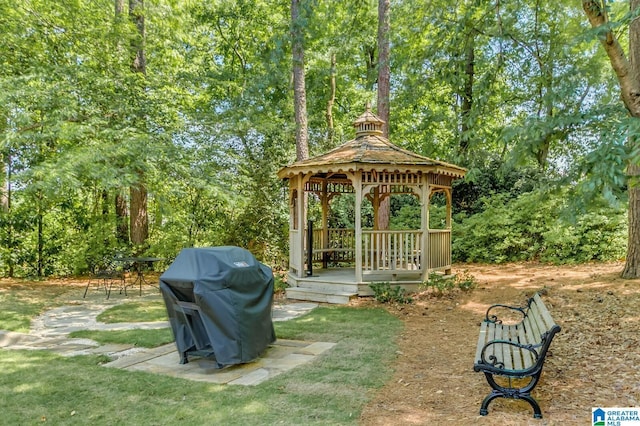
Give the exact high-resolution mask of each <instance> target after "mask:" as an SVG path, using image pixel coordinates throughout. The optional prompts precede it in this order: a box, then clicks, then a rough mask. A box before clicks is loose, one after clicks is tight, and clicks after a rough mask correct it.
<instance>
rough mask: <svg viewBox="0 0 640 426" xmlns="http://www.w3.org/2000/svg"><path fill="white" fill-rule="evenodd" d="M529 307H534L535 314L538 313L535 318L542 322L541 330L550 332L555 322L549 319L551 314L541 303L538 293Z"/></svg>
mask: <svg viewBox="0 0 640 426" xmlns="http://www.w3.org/2000/svg"><path fill="white" fill-rule="evenodd" d="M531 307H532V308H534V307H535V312H537V313H538V315H536V316H538V317H540V318H541V319H543V320H544V325H543V328H544V329H545V330H551V329H552V328H553V326H555V325H556V322H555V321H554V320H553V318H552V317H551V313H550V312H549V310H548V309H547V307H546V306H545V304H544V302H543V301H542V299H541V298H540V295H539V294H538V293H536V295H535V296H534V297H533V303H532V304H531Z"/></svg>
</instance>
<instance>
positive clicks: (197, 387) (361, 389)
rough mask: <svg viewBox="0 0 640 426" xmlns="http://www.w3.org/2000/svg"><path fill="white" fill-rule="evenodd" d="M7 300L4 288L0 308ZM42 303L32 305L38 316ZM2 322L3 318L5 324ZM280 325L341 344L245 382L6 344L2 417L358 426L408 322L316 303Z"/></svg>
mask: <svg viewBox="0 0 640 426" xmlns="http://www.w3.org/2000/svg"><path fill="white" fill-rule="evenodd" d="M35 298H36V299H37V297H35ZM7 300H10V299H9V298H7V296H6V295H4V294H3V293H0V312H1V311H2V310H4V305H5V303H6V302H7ZM19 304H24V305H28V304H29V303H27V302H24V303H23V302H20V303H19ZM34 305H38V306H40V302H38V303H35V304H34ZM147 308H148V307H140V306H138V307H136V308H134V309H132V311H145V312H146V313H145V314H143V315H142V316H138V318H139V319H138V320H139V321H147V320H148V319H147V318H150V317H153V316H154V315H156V314H157V313H158V311H157V310H155V309H153V308H150V309H147ZM40 309H42V306H40V307H39V308H37V307H36V306H34V307H33V308H32V311H33V312H34V315H35V314H37V313H39V310H40ZM24 311H25V312H26V309H25V310H24ZM154 311H155V312H156V314H154V313H153V312H154ZM30 312H31V310H30ZM110 314H114V313H113V312H111V313H110ZM138 314H139V312H138V313H135V315H138ZM114 315H115V320H116V321H117V320H119V319H122V318H123V317H128V313H127V310H126V309H125V310H124V313H123V312H121V313H118V312H116V313H115V314H114ZM18 316H20V315H18ZM6 323H7V321H6V319H2V318H0V328H5V327H6ZM12 323H13V322H12ZM275 327H276V335H277V336H278V337H279V338H283V339H299V340H311V341H327V342H336V343H337V345H336V346H335V347H334V348H333V349H332V350H330V351H329V352H327V353H325V354H324V355H322V356H320V357H318V358H317V359H316V360H315V361H314V362H313V363H310V364H306V365H305V366H304V367H300V368H296V369H293V370H291V371H290V372H287V373H284V374H281V375H279V376H276V377H275V378H273V379H271V380H268V381H267V382H264V383H261V384H260V385H257V386H249V387H246V386H230V385H215V384H208V383H206V384H205V383H199V382H192V381H187V380H183V379H176V378H171V377H166V376H161V375H156V374H151V373H145V372H130V371H124V370H118V369H110V368H105V367H102V366H101V365H100V364H101V363H102V362H104V361H105V358H104V357H96V356H77V357H73V358H64V357H61V356H58V355H55V354H53V353H49V352H46V351H18V350H0V365H2V370H1V372H0V412H2V423H5V424H34V423H40V422H43V421H46V422H47V423H49V424H56V425H65V424H78V425H84V424H89V423H90V424H92V425H111V424H141V425H146V424H153V425H165V424H166V425H173V424H176V423H178V422H188V423H189V424H195V425H211V424H221V425H258V424H269V425H270V424H284V425H302V424H304V425H307V424H356V423H357V420H358V417H359V415H360V412H361V410H362V408H363V407H364V404H365V403H366V402H367V400H368V399H369V398H370V397H371V395H372V393H373V392H374V391H375V389H377V388H379V387H380V386H382V385H383V384H384V383H385V382H386V381H387V380H388V379H389V377H390V374H391V371H390V368H389V366H390V365H391V364H392V362H393V360H394V359H395V357H396V350H397V346H396V343H395V342H396V338H397V336H398V335H399V333H400V331H401V330H402V327H403V325H402V322H401V321H399V320H398V319H396V318H395V317H393V316H392V315H390V314H388V313H387V312H386V311H384V310H383V309H370V308H352V307H320V308H317V309H315V310H314V311H312V312H311V313H310V314H308V315H305V316H303V317H300V318H296V319H294V320H290V321H286V322H278V323H275ZM139 331H140V332H144V334H147V333H149V332H155V333H157V332H162V331H163V330H139ZM164 331H168V329H165V330H164ZM110 333H113V332H110ZM138 336H139V335H138ZM122 338H123V339H124V341H127V342H132V340H131V339H133V338H134V337H132V336H126V335H125V336H124V337H122ZM151 340H153V338H152V339H151Z"/></svg>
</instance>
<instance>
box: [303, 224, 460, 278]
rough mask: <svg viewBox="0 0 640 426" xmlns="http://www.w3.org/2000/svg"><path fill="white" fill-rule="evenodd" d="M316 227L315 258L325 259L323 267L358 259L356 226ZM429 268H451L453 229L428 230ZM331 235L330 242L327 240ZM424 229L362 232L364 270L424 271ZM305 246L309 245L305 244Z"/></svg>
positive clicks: (314, 232)
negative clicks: (347, 227) (346, 227)
mask: <svg viewBox="0 0 640 426" xmlns="http://www.w3.org/2000/svg"><path fill="white" fill-rule="evenodd" d="M327 232H328V234H325V231H324V229H314V230H313V252H312V255H313V261H314V262H322V264H323V267H324V268H327V267H328V265H329V264H339V263H343V264H344V263H346V264H349V263H353V262H354V261H355V245H356V244H355V231H354V230H353V229H342V228H340V229H338V228H330V229H328V231H327ZM428 232H429V244H428V250H427V253H428V255H429V263H428V268H429V270H443V269H444V270H446V269H450V268H451V230H449V229H433V230H429V231H428ZM325 235H328V240H327V241H328V243H327V244H325V243H324V239H325V238H326V237H325ZM421 241H422V231H420V230H402V231H391V230H385V231H377V230H363V231H362V272H363V274H365V275H367V274H375V273H378V272H385V271H387V272H389V271H393V272H397V271H411V272H415V273H420V272H421V271H422V267H423V264H422V253H423V249H422V246H421V244H422V243H421ZM305 249H306V247H305Z"/></svg>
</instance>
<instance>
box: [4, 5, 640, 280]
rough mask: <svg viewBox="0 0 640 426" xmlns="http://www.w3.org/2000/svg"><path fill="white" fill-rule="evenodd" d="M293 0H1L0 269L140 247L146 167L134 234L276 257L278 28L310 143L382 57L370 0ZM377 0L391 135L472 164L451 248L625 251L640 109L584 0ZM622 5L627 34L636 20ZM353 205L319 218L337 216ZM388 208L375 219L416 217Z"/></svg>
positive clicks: (352, 110)
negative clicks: (296, 70) (625, 97)
mask: <svg viewBox="0 0 640 426" xmlns="http://www.w3.org/2000/svg"><path fill="white" fill-rule="evenodd" d="M294 3H295V4H296V6H297V8H298V10H297V15H296V20H295V22H292V15H291V6H292V1H290V0H288V1H285V0H275V1H264V0H234V1H231V0H214V1H209V2H188V1H183V0H157V1H153V2H150V1H146V2H143V1H139V0H138V1H130V2H123V1H122V0H74V1H67V2H57V1H48V0H28V1H24V2H15V1H8V0H0V27H1V28H3V43H1V44H0V63H1V64H2V67H0V160H1V161H0V167H1V172H2V173H0V183H1V185H0V187H1V188H2V190H1V194H0V195H1V205H2V207H1V211H0V223H1V227H0V275H5V276H6V275H16V276H26V275H50V274H71V273H83V272H86V271H87V270H90V269H91V268H93V267H95V266H96V265H97V264H99V263H100V262H101V260H102V259H104V258H105V257H111V256H113V255H114V254H116V253H129V252H132V250H136V248H135V247H133V246H132V241H134V242H136V243H140V241H139V240H138V239H137V238H138V237H136V238H133V236H134V235H133V234H132V231H133V230H132V229H128V228H129V227H128V224H129V222H128V219H127V218H128V217H129V216H128V215H129V214H131V212H132V198H133V197H134V195H133V192H131V191H130V190H129V189H130V188H134V189H135V188H138V189H140V188H142V186H143V187H144V190H145V191H146V195H145V196H146V214H147V215H148V237H146V238H145V241H144V244H143V245H142V246H140V247H138V248H137V250H146V253H148V254H154V255H159V256H162V257H165V258H167V259H171V258H172V257H173V256H175V255H176V254H177V253H178V252H179V250H180V249H181V248H183V247H187V246H193V245H220V244H233V245H239V246H244V247H247V248H249V249H251V250H252V251H253V252H254V253H255V254H256V255H258V256H259V257H260V258H262V259H263V260H264V261H266V262H269V263H271V264H272V265H274V266H276V265H280V264H281V262H284V259H286V255H285V253H286V251H287V241H288V240H287V236H286V229H287V223H288V217H287V214H288V209H287V205H286V195H285V194H286V191H285V190H284V188H283V186H282V184H281V182H279V181H278V179H277V177H276V175H275V172H276V171H277V170H278V168H280V167H281V166H283V165H285V164H287V163H290V162H291V161H293V160H294V159H295V156H296V119H295V114H294V100H295V97H294V90H293V89H294V75H293V66H292V57H293V56H292V54H293V52H292V46H293V43H292V34H295V37H298V39H301V40H303V48H304V70H303V71H304V78H305V88H306V100H305V103H306V115H307V117H306V119H307V126H308V134H307V137H308V146H309V154H310V155H314V154H318V153H320V152H322V151H325V150H327V149H329V148H332V147H334V146H336V145H338V144H339V143H341V142H344V141H346V140H348V139H351V138H352V137H353V133H352V128H351V122H352V121H353V120H354V119H355V118H356V117H357V116H358V115H359V114H360V113H361V112H362V111H363V109H364V106H365V103H367V102H369V103H371V104H373V105H375V104H376V102H375V101H376V93H377V89H378V86H377V79H378V70H379V66H380V63H379V61H378V58H379V49H378V23H377V22H378V21H377V19H378V2H373V1H363V0H347V1H343V2H335V1H333V2H332V1H322V0H295V2H294ZM387 4H389V14H390V16H389V18H390V19H389V21H390V26H389V28H390V33H389V42H390V58H389V60H388V64H389V69H390V81H389V86H390V96H389V104H390V111H391V114H390V119H389V133H390V139H391V140H392V141H393V142H394V143H396V144H397V145H400V146H402V147H405V148H407V149H411V150H414V151H416V152H418V153H421V154H423V155H427V156H431V157H434V158H438V159H441V160H444V161H449V162H453V163H457V164H460V165H462V166H464V167H467V168H468V169H469V173H468V176H467V178H466V179H465V180H464V181H463V182H460V183H459V185H458V187H457V188H456V190H455V194H454V198H455V205H456V211H455V213H456V222H457V225H456V226H459V229H465V230H468V232H466V233H465V237H464V238H465V239H466V241H464V242H462V241H461V242H460V244H458V245H457V246H456V247H455V252H456V254H457V256H458V258H459V259H462V260H465V259H468V260H478V259H479V260H490V261H500V260H514V259H525V258H526V259H533V258H542V259H546V260H551V261H575V260H580V261H582V260H590V259H611V258H616V257H620V256H622V255H624V249H625V247H624V237H623V238H622V241H620V238H619V236H620V235H623V236H624V232H625V229H626V228H625V227H626V222H625V220H624V212H623V211H622V210H624V209H622V208H621V205H624V203H625V202H626V198H625V197H626V193H625V189H626V184H627V182H626V177H625V164H627V162H628V160H629V158H630V156H633V155H635V153H634V152H632V150H630V149H629V147H628V145H627V144H626V141H627V136H628V134H629V132H630V131H632V132H636V129H637V128H638V126H637V125H636V124H635V121H633V120H630V117H629V114H628V112H627V111H626V110H625V108H624V105H623V104H622V103H621V102H620V101H619V93H620V91H619V89H618V88H617V86H616V84H617V81H616V79H615V76H614V75H613V73H612V72H611V68H610V67H609V66H608V63H607V58H606V56H605V55H603V54H602V52H600V51H599V49H601V47H600V46H599V45H598V43H597V42H596V41H595V37H596V36H597V35H598V34H597V33H594V30H591V28H590V25H589V22H588V20H587V19H585V16H584V11H583V10H582V8H581V5H579V4H573V3H563V2H554V1H549V0H538V1H536V2H524V1H521V0H515V1H511V2H503V1H500V0H495V1H475V0H473V1H472V0H463V1H459V2H453V3H452V2H448V1H442V0H437V1H432V2H426V3H424V2H422V3H421V2H415V1H406V0H397V1H392V2H387ZM618 6H619V5H618V4H617V3H612V7H614V9H615V7H618ZM118 7H121V8H124V9H121V11H120V12H118ZM125 9H126V11H128V12H127V13H124V12H123V11H124V10H125ZM613 12H615V10H614V11H612V14H611V16H614V14H613ZM615 16H619V19H617V20H616V19H612V20H611V23H610V25H614V26H615V29H616V31H617V33H618V34H624V29H625V28H626V26H627V25H628V21H629V19H628V17H626V18H625V15H624V13H620V14H619V15H615ZM141 17H144V31H142V30H141V26H140V23H141V21H140V19H141ZM294 30H295V31H294ZM293 41H295V40H293ZM621 43H622V44H623V45H624V44H625V43H626V39H625V38H624V36H623V37H622V40H621ZM141 51H143V52H144V59H145V64H144V65H145V66H144V70H142V69H141V68H140V67H139V66H137V65H136V64H137V62H136V55H138V54H139V53H140V52H141ZM142 71H144V72H142ZM141 185H142V186H141ZM510 203H518V204H510ZM347 204H348V203H342V202H336V203H335V204H334V206H333V210H334V212H335V217H334V218H333V219H332V220H333V221H336V220H338V221H339V220H340V219H339V218H340V217H344V218H345V219H344V221H343V222H344V223H342V225H345V224H346V223H347V222H348V219H346V218H348V216H349V212H348V209H349V206H348V205H347ZM516 205H517V207H516ZM514 209H520V210H518V211H519V213H520V216H518V217H516V216H515V211H514ZM391 210H392V214H393V215H395V217H393V218H391V224H390V226H402V225H401V224H402V223H403V221H405V220H409V218H410V216H411V211H410V210H411V207H410V206H409V207H406V206H405V207H401V206H396V205H395V204H394V203H393V202H392V206H391ZM525 212H526V213H527V214H528V215H530V216H527V215H526V214H525ZM483 214H485V216H484V217H485V219H486V220H484V221H482V217H483V216H481V215H483ZM489 218H491V221H489ZM535 218H537V219H535ZM607 218H608V219H610V220H607ZM621 218H622V219H621ZM536 220H539V221H541V222H540V223H539V224H538V225H537V226H534V225H532V223H536V222H535V221H536ZM478 221H480V222H478ZM478 223H485V224H488V223H493V226H489V225H487V226H484V227H480V226H478ZM131 224H132V225H133V222H131ZM465 224H466V225H465ZM585 227H586V228H585ZM454 228H455V227H454ZM496 228H499V230H500V232H495V229H496ZM534 228H535V230H534ZM585 229H588V235H587V237H585V238H588V240H589V244H592V245H595V246H597V245H598V243H597V241H598V235H607V238H608V239H605V240H606V241H604V242H602V243H601V244H604V245H606V246H607V247H606V248H607V250H604V249H603V248H602V247H591V248H590V249H589V250H586V249H583V248H580V249H579V247H583V246H584V245H585V242H584V241H580V240H579V239H578V240H577V239H576V238H575V235H577V233H583V234H585V233H586V232H587V231H585ZM471 230H474V232H475V233H476V234H478V233H482V235H479V234H478V235H475V236H474V235H471V234H473V232H471ZM505 233H507V234H508V235H504V234H505ZM599 233H600V234H599ZM585 235H586V234H585ZM609 237H610V238H609ZM472 238H477V240H475V241H479V242H482V244H483V245H486V247H485V251H484V252H485V254H486V253H488V255H487V256H485V257H483V258H481V257H482V256H480V255H479V253H480V251H479V249H478V245H477V244H474V243H473V241H474V240H472ZM516 240H517V241H516ZM563 241H564V242H563ZM612 242H615V244H613V243H612ZM474 247H475V248H474ZM496 247H497V248H496ZM492 253H493V254H492ZM576 253H577V254H576Z"/></svg>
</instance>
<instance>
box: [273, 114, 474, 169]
mask: <svg viewBox="0 0 640 426" xmlns="http://www.w3.org/2000/svg"><path fill="white" fill-rule="evenodd" d="M382 123H383V121H382V120H381V119H380V118H378V116H376V115H375V114H373V113H372V112H371V111H370V110H369V109H368V108H367V111H365V113H364V114H362V115H361V116H360V117H358V119H356V121H355V122H354V123H353V124H354V126H355V127H356V138H355V139H352V140H350V141H348V142H346V143H344V144H342V145H340V146H338V147H337V148H334V149H333V150H331V151H329V152H326V153H324V154H320V155H318V156H315V157H312V158H309V159H306V160H302V161H297V162H295V163H293V164H291V165H289V166H286V167H283V168H282V169H280V171H279V172H278V177H279V178H281V179H285V178H287V177H290V176H292V175H294V174H297V173H305V174H306V173H338V172H341V171H342V172H344V171H349V170H352V171H353V170H364V171H367V170H371V169H379V168H380V166H384V165H386V166H388V167H387V168H388V169H391V170H393V169H398V170H400V169H403V170H413V169H418V170H421V171H433V172H434V173H438V174H444V175H449V176H452V177H455V178H461V177H463V176H464V175H465V173H466V169H464V168H462V167H459V166H456V165H453V164H449V163H445V162H443V161H439V160H434V159H431V158H428V157H424V156H422V155H418V154H416V153H414V152H411V151H408V150H406V149H402V148H400V147H398V146H396V145H394V144H393V143H391V142H390V141H389V140H388V139H387V138H385V137H384V136H383V135H382V130H381V127H382ZM416 166H417V167H416ZM425 169H426V170H425Z"/></svg>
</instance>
